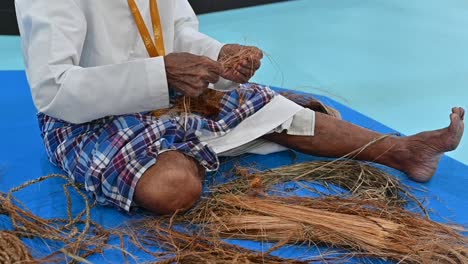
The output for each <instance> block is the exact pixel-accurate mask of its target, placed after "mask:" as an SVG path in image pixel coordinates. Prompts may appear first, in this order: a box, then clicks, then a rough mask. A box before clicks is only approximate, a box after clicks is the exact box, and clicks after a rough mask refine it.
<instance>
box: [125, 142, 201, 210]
mask: <svg viewBox="0 0 468 264" xmlns="http://www.w3.org/2000/svg"><path fill="white" fill-rule="evenodd" d="M204 175H205V169H204V168H203V167H202V166H201V165H199V164H198V163H197V162H196V161H195V160H194V159H192V158H191V157H188V156H186V155H184V154H182V153H180V152H177V151H170V152H165V153H163V154H161V155H159V157H158V160H157V162H156V164H155V165H153V166H152V167H150V168H149V169H148V170H147V171H146V172H145V173H144V174H143V176H142V178H141V179H140V181H138V184H137V186H136V190H135V196H134V199H135V202H136V203H137V204H138V205H139V206H141V207H143V208H145V209H147V210H149V211H151V212H153V213H157V214H173V213H174V212H176V211H177V210H186V209H189V208H190V207H192V206H193V205H194V204H195V203H196V202H197V201H198V199H199V198H200V195H201V193H202V180H203V178H204Z"/></svg>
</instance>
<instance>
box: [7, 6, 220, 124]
mask: <svg viewBox="0 0 468 264" xmlns="http://www.w3.org/2000/svg"><path fill="white" fill-rule="evenodd" d="M136 2H137V4H138V6H139V7H140V10H141V13H142V15H143V17H144V19H145V22H146V24H147V25H148V27H149V29H150V31H151V32H152V30H151V16H150V12H149V0H136ZM15 4H16V12H17V17H18V24H19V28H20V33H21V37H22V45H23V53H24V58H25V65H26V73H27V76H28V80H29V84H30V87H31V92H32V96H33V100H34V103H35V105H36V107H37V108H38V110H39V111H40V112H43V113H45V114H47V115H50V116H52V117H55V118H59V119H62V120H65V121H67V122H70V123H84V122H87V121H91V120H95V119H98V118H101V117H105V116H111V115H121V114H129V113H136V112H144V111H150V110H155V109H159V108H166V107H168V106H169V96H168V84H167V79H166V72H165V65H164V59H163V57H156V58H149V55H148V53H147V50H146V48H145V46H144V44H143V42H142V40H141V37H140V35H139V33H138V29H137V27H136V24H135V22H134V19H133V17H132V14H131V12H130V9H129V7H128V4H127V1H126V0H16V1H15ZM158 5H159V11H160V16H161V23H162V27H163V34H164V44H165V49H166V53H167V54H169V53H171V52H190V53H193V54H197V55H204V56H207V57H210V58H211V59H213V60H216V59H217V57H218V54H219V51H220V49H221V47H222V44H221V43H219V42H218V41H216V40H214V39H212V38H210V37H208V36H206V35H204V34H202V33H200V32H198V20H197V18H196V16H195V14H194V12H193V10H192V8H191V7H190V5H189V3H188V2H187V0H158Z"/></svg>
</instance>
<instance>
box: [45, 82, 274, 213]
mask: <svg viewBox="0 0 468 264" xmlns="http://www.w3.org/2000/svg"><path fill="white" fill-rule="evenodd" d="M274 96H275V92H274V91H272V90H271V89H269V88H268V87H265V86H260V85H256V84H246V85H241V86H240V87H239V89H237V90H235V91H231V92H228V93H226V95H225V96H224V97H223V98H222V100H221V106H222V108H221V111H220V113H219V116H218V117H217V118H216V119H214V120H211V119H207V118H204V117H201V116H197V115H191V116H189V117H188V119H187V120H185V118H183V117H180V116H175V117H162V118H156V117H154V116H152V115H151V114H149V113H138V114H130V115H123V116H112V117H106V118H102V119H98V120H95V121H92V122H89V123H85V124H70V123H67V122H65V121H62V120H58V119H55V118H52V117H50V116H47V115H44V114H42V113H39V114H38V119H39V124H40V128H41V133H42V137H43V139H44V143H45V147H46V151H47V154H48V156H49V159H50V161H51V162H52V163H53V164H55V165H57V166H58V167H60V168H62V169H63V170H64V171H65V172H66V173H68V174H69V176H70V177H72V178H73V179H74V180H75V182H77V183H80V184H83V185H84V186H85V188H86V190H87V191H88V192H89V193H90V194H91V195H92V196H93V197H94V198H95V199H96V200H97V201H98V202H99V203H100V204H102V205H112V206H115V207H118V208H120V209H123V210H125V211H130V209H131V207H132V206H133V196H134V193H135V187H136V185H137V183H138V180H139V179H140V177H141V176H142V175H143V173H144V172H145V171H146V170H147V169H148V168H149V167H150V166H152V165H153V164H154V163H155V162H156V161H157V158H158V154H159V153H161V152H163V151H167V150H178V151H180V152H182V153H184V154H186V155H189V156H191V157H193V158H195V159H196V160H197V161H198V162H199V163H200V164H201V165H203V166H204V167H205V168H206V169H207V170H216V169H217V168H218V166H219V161H218V157H217V156H216V153H214V151H213V150H212V149H211V148H210V147H209V146H208V145H207V144H206V143H204V142H201V141H200V140H199V138H198V136H197V135H201V134H203V135H206V134H211V135H213V136H220V135H223V134H225V133H227V132H229V130H230V129H232V128H234V127H235V126H237V125H238V124H239V123H240V122H242V121H243V120H244V119H246V118H247V117H249V116H251V115H252V114H254V113H255V112H257V111H258V110H259V109H261V108H262V107H263V106H264V105H266V104H267V103H268V102H269V101H270V100H271V99H272V98H273V97H274ZM240 98H242V100H240Z"/></svg>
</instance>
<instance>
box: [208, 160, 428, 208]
mask: <svg viewBox="0 0 468 264" xmlns="http://www.w3.org/2000/svg"><path fill="white" fill-rule="evenodd" d="M234 174H235V175H236V176H237V178H236V179H235V180H233V181H231V182H228V183H226V184H222V185H218V186H214V187H213V188H212V192H213V193H215V194H223V193H231V194H246V193H248V192H250V191H252V190H255V191H256V192H259V191H263V192H268V191H270V190H271V189H273V188H274V187H277V186H278V185H279V184H282V183H287V182H295V183H296V184H297V185H299V186H300V187H302V188H307V189H309V190H312V191H313V192H316V193H318V194H322V195H324V194H326V193H324V192H322V191H319V190H318V189H317V188H312V187H310V185H307V184H305V182H309V183H317V184H319V185H320V186H322V187H325V188H326V189H327V190H329V191H331V192H332V193H336V192H337V191H339V189H337V188H336V186H338V187H340V188H342V189H344V191H345V192H349V194H350V195H352V196H353V197H356V198H359V199H364V200H377V201H381V202H384V203H388V204H389V205H393V206H400V207H403V206H405V205H407V204H408V203H409V202H411V203H412V204H414V205H416V206H417V208H418V209H419V210H421V211H422V212H424V213H425V214H426V215H427V214H428V213H427V211H426V209H425V207H424V206H423V204H422V202H421V201H420V200H419V199H418V198H417V197H416V196H415V195H414V194H412V192H411V189H410V188H409V187H408V186H406V185H405V184H403V183H402V182H401V181H400V180H399V179H398V178H396V177H394V176H392V175H390V174H389V173H387V172H385V171H383V170H381V169H379V168H377V167H374V166H372V165H370V164H369V163H365V162H359V161H354V160H347V159H337V160H332V161H310V162H303V163H297V164H293V165H288V166H283V167H279V168H275V169H268V170H265V171H260V170H258V169H255V168H250V167H236V168H235V170H234ZM342 193H343V194H344V192H342Z"/></svg>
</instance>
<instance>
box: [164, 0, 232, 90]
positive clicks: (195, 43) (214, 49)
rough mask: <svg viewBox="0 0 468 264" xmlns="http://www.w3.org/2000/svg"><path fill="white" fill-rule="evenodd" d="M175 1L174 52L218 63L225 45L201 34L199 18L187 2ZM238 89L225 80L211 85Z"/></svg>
mask: <svg viewBox="0 0 468 264" xmlns="http://www.w3.org/2000/svg"><path fill="white" fill-rule="evenodd" d="M173 1H175V41H174V51H175V52H190V53H192V54H196V55H200V56H206V57H208V58H210V59H212V60H214V61H217V60H218V56H219V52H220V51H221V48H222V47H223V46H224V44H222V43H220V42H219V41H217V40H215V39H213V38H211V37H209V36H207V35H205V34H203V33H201V32H199V22H198V18H197V16H196V15H195V13H194V11H193V9H192V7H191V6H190V4H189V3H188V1H187V0H173ZM236 87H237V84H235V83H233V82H231V81H229V80H226V79H223V78H220V80H219V81H218V82H217V83H216V84H214V85H210V88H213V89H216V90H232V89H235V88H236Z"/></svg>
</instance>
